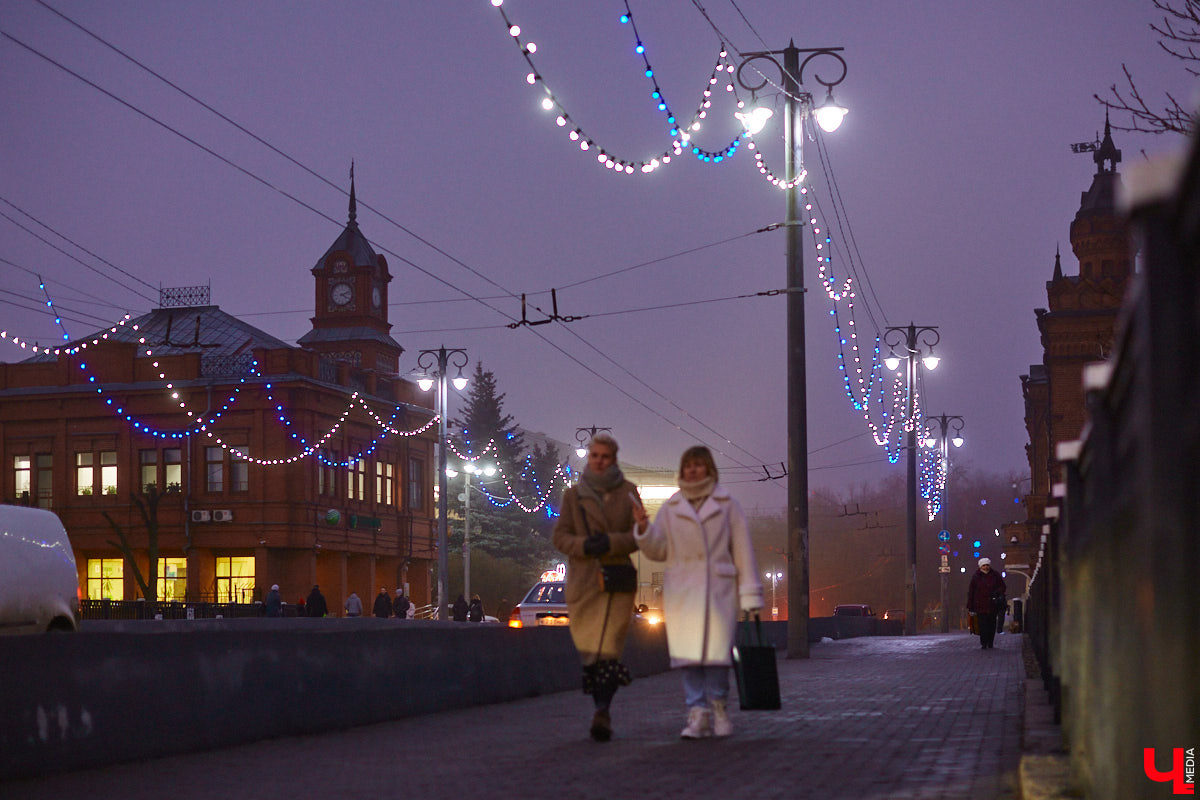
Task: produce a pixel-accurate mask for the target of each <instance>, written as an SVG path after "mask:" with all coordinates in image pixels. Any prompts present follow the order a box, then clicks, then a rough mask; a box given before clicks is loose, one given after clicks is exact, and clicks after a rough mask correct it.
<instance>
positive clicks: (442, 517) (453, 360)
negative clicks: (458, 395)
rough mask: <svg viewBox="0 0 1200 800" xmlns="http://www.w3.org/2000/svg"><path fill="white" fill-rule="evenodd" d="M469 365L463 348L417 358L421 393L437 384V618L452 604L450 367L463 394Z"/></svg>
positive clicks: (443, 349)
mask: <svg viewBox="0 0 1200 800" xmlns="http://www.w3.org/2000/svg"><path fill="white" fill-rule="evenodd" d="M466 365H467V351H466V350H463V349H461V348H454V349H451V350H447V349H446V347H445V346H444V345H443V346H442V347H439V348H438V349H437V350H422V351H421V352H420V354H419V355H418V356H417V367H418V368H419V369H421V370H422V371H423V373H424V374H423V375H422V377H420V378H418V379H417V385H418V386H420V387H421V391H423V392H428V391H429V390H430V389H432V388H433V386H434V384H435V383H436V384H437V398H436V400H435V405H436V406H437V414H438V468H437V475H438V542H437V544H438V587H437V589H438V592H437V604H438V612H437V618H438V619H440V620H446V619H449V618H450V614H449V604H448V603H447V600H446V569H447V562H446V555H447V554H446V417H447V413H448V408H449V403H448V402H447V398H446V371H447V369H449V368H450V367H455V368H456V369H457V370H458V374H457V376H456V377H455V378H454V379H453V381H452V382H453V383H454V388H455V389H458V390H459V391H462V390H463V388H464V387H466V385H467V379H466V378H465V377H464V376H463V374H462V370H463V367H465V366H466Z"/></svg>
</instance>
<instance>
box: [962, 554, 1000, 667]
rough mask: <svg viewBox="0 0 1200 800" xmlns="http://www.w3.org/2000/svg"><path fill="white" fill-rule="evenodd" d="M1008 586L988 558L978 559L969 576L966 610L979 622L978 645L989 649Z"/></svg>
mask: <svg viewBox="0 0 1200 800" xmlns="http://www.w3.org/2000/svg"><path fill="white" fill-rule="evenodd" d="M1007 594H1008V587H1007V586H1005V585H1004V579H1003V578H1001V577H1000V575H999V573H997V572H996V571H995V570H993V569H992V560H991V559H990V558H986V557H985V558H981V559H979V569H978V570H976V571H975V574H974V575H972V576H971V585H970V586H969V587H968V588H967V611H970V612H971V613H973V614H975V615H976V619H977V620H978V622H979V646H980V649H983V650H991V649H992V647H993V646H994V645H993V642H994V641H995V639H996V614H997V612H1000V611H1003V610H1004V607H1005V606H1006V605H1008V602H1007V601H1006V600H1005V595H1007Z"/></svg>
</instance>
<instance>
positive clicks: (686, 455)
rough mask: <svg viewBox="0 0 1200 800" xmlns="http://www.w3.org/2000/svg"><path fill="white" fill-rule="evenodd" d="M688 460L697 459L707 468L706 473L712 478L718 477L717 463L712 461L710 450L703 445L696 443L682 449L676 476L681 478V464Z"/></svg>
mask: <svg viewBox="0 0 1200 800" xmlns="http://www.w3.org/2000/svg"><path fill="white" fill-rule="evenodd" d="M689 461H699V462H700V463H701V464H703V465H704V466H705V468H706V469H708V474H709V475H711V476H712V478H713V480H717V479H718V475H717V464H716V462H715V461H713V455H712V451H711V450H709V449H708V448H707V447H705V446H704V445H702V444H698V445H696V446H695V447H689V448H688V449H687V450H684V451H683V455H682V456H680V458H679V474H678V475H676V477H677V478H680V479H682V478H683V465H684V464H686V463H688V462H689Z"/></svg>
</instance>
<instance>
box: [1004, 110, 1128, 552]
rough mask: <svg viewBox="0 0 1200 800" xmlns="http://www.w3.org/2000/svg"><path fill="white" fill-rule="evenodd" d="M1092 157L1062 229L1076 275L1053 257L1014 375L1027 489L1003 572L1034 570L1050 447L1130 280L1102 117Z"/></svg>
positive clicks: (1049, 489) (1073, 409)
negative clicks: (1027, 362)
mask: <svg viewBox="0 0 1200 800" xmlns="http://www.w3.org/2000/svg"><path fill="white" fill-rule="evenodd" d="M1092 152H1093V160H1094V161H1095V163H1096V172H1095V174H1094V175H1093V176H1092V183H1091V186H1090V187H1089V188H1088V190H1087V191H1085V192H1083V193H1082V195H1081V197H1080V203H1079V210H1078V211H1077V212H1076V214H1075V219H1074V220H1073V221H1072V222H1071V229H1070V237H1071V250H1072V252H1073V253H1074V255H1075V257H1076V259H1077V260H1078V261H1079V272H1078V274H1076V275H1065V274H1064V273H1063V267H1062V259H1061V257H1060V255H1059V254H1057V253H1056V254H1055V257H1054V271H1053V273H1052V276H1051V279H1050V280H1049V281H1047V282H1046V299H1047V308H1038V309H1035V311H1034V314H1035V316H1036V317H1037V326H1038V331H1039V333H1040V334H1041V342H1042V363H1040V364H1033V365H1031V366H1030V368H1029V373H1028V374H1026V375H1022V376H1021V392H1022V395H1023V397H1024V400H1025V429H1026V431H1027V433H1028V434H1029V443H1028V444H1027V445H1026V448H1025V449H1026V454H1027V456H1028V459H1029V471H1030V480H1029V483H1030V485H1029V492H1028V493H1027V494H1025V495H1024V506H1025V515H1026V518H1025V520H1024V521H1023V522H1017V523H1013V524H1010V525H1007V526H1005V528H1004V531H1003V534H1004V536H1005V539H1006V541H1007V542H1008V550H1007V553H1008V558H1007V564H1008V568H1009V569H1010V570H1011V569H1017V570H1020V571H1022V572H1025V573H1027V574H1032V570H1033V569H1035V568H1036V566H1037V563H1038V554H1039V550H1040V549H1041V543H1042V535H1043V532H1044V527H1045V526H1046V525H1047V523H1048V514H1054V513H1056V512H1055V510H1054V509H1053V508H1052V507H1053V506H1054V505H1056V501H1055V499H1054V497H1055V487H1056V485H1059V484H1061V483H1062V482H1063V468H1062V465H1061V464H1060V463H1059V461H1058V457H1057V446H1058V445H1059V444H1061V443H1063V442H1072V441H1075V440H1077V439H1079V437H1080V434H1081V433H1082V432H1083V428H1084V424H1085V423H1086V421H1087V410H1086V405H1085V402H1084V386H1083V371H1084V367H1085V366H1086V365H1088V364H1090V363H1093V362H1097V361H1103V360H1105V359H1107V358H1108V357H1109V356H1110V354H1111V352H1112V347H1113V340H1114V336H1115V328H1116V322H1117V313H1118V311H1119V310H1120V307H1121V301H1122V299H1123V298H1124V296H1125V292H1126V290H1127V289H1128V287H1129V284H1130V281H1131V279H1132V277H1133V274H1134V257H1135V254H1136V249H1135V247H1134V243H1133V240H1132V237H1131V236H1130V232H1129V228H1128V223H1127V221H1126V219H1125V217H1124V216H1123V215H1122V214H1121V213H1119V212H1118V210H1117V194H1118V192H1119V191H1121V176H1120V173H1119V172H1118V171H1117V164H1119V163H1120V161H1121V151H1120V150H1118V149H1117V148H1116V145H1115V144H1114V143H1113V140H1112V131H1111V128H1110V126H1109V123H1108V120H1107V119H1106V120H1105V123H1104V138H1103V139H1101V140H1100V142H1098V143H1097V145H1095V149H1094V150H1093V151H1092ZM1047 509H1050V510H1049V511H1048V510H1047Z"/></svg>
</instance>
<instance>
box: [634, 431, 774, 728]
mask: <svg viewBox="0 0 1200 800" xmlns="http://www.w3.org/2000/svg"><path fill="white" fill-rule="evenodd" d="M677 482H678V484H679V491H678V492H676V493H675V494H673V495H671V497H670V499H668V500H667V502H666V503H664V504H663V507H662V508H661V509H659V512H658V514H657V515H656V516H655V518H654V523H653V524H652V525H650V526H649V527H648V528H646V529H645V530H644V531H643V530H637V531H635V533H634V538H635V539H636V540H637V543H638V547H639V548H640V549H641V550H642V552H643V553H645V554H646V556H647V557H648V558H652V559H654V560H655V561H664V562H666V572H665V574H664V576H663V620H664V623H665V624H666V626H667V649H668V650H669V652H670V655H671V667H672V668H679V669H681V670H682V672H683V692H684V701H685V702H686V704H687V708H688V716H687V725H686V726H685V727H684V729H683V730H682V731H681V732H680V736H681V737H682V738H684V739H701V738H704V737H707V736H714V735H715V736H729V735H730V734H731V733H733V723H732V722H731V721H730V719H729V714H728V710H727V707H726V701H727V699H728V697H729V667H730V666H731V665H732V663H733V660H732V650H733V637H734V633H735V631H736V630H737V616H738V609H739V608H740V609H741V610H742V611H746V612H757V611H758V610H759V609H761V608H762V605H763V589H762V582H761V581H760V580H759V578H758V567H757V565H756V563H755V560H754V545H753V543H752V542H751V541H750V532H749V529H748V528H747V525H746V515H745V514H744V513H742V508H741V506H740V505H738V502H737V501H736V500H734V499H733V497H732V496H730V494H729V492H728V491H727V490H726V489H725V487H723V486H721V485H720V484H719V483H717V465H716V463H715V462H714V461H713V456H712V452H711V451H709V449H708V448H707V447H703V446H697V447H691V448H688V449H687V450H686V451H684V454H683V457H682V458H681V459H680V461H679V474H678V475H677Z"/></svg>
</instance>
